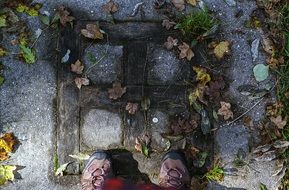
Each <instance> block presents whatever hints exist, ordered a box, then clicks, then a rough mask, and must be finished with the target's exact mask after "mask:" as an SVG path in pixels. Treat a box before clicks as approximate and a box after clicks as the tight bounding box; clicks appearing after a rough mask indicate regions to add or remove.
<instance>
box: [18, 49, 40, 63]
mask: <svg viewBox="0 0 289 190" xmlns="http://www.w3.org/2000/svg"><path fill="white" fill-rule="evenodd" d="M19 47H20V53H21V55H22V56H23V58H24V61H25V63H27V64H32V63H35V62H36V55H35V51H34V50H33V49H31V48H29V47H26V46H24V45H19Z"/></svg>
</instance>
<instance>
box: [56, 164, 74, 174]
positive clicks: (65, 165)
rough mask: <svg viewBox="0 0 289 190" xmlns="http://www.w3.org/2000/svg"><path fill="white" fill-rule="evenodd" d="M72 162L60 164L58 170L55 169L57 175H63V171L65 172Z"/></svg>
mask: <svg viewBox="0 0 289 190" xmlns="http://www.w3.org/2000/svg"><path fill="white" fill-rule="evenodd" d="M70 163H71V162H68V163H65V164H62V165H60V166H59V167H58V168H57V170H56V171H55V176H63V172H65V170H66V168H67V166H68V165H69V164H70Z"/></svg>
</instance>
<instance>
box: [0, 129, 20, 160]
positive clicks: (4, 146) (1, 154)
mask: <svg viewBox="0 0 289 190" xmlns="http://www.w3.org/2000/svg"><path fill="white" fill-rule="evenodd" d="M15 144H16V139H15V137H14V135H13V133H6V134H4V135H3V136H2V137H1V138H0V161H4V160H7V159H8V158H9V154H10V153H11V152H12V151H13V148H14V145H15Z"/></svg>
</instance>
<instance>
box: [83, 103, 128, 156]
mask: <svg viewBox="0 0 289 190" xmlns="http://www.w3.org/2000/svg"><path fill="white" fill-rule="evenodd" d="M80 135H81V137H80V138H81V149H82V150H83V151H84V150H97V149H108V148H118V147H121V146H122V137H123V134H122V120H121V117H120V115H119V114H118V113H113V112H111V111H108V110H102V109H90V110H89V111H85V112H83V114H82V125H81V133H80Z"/></svg>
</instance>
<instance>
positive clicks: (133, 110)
mask: <svg viewBox="0 0 289 190" xmlns="http://www.w3.org/2000/svg"><path fill="white" fill-rule="evenodd" d="M125 110H126V111H128V113H129V114H132V115H134V114H135V113H136V112H137V110H138V104H137V103H131V102H128V103H127V104H126V107H125Z"/></svg>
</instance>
